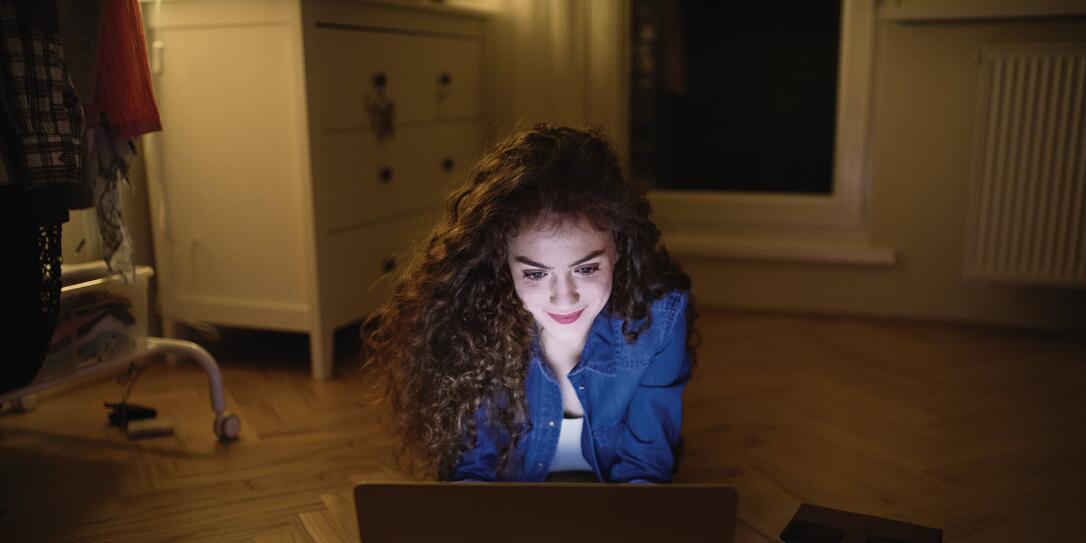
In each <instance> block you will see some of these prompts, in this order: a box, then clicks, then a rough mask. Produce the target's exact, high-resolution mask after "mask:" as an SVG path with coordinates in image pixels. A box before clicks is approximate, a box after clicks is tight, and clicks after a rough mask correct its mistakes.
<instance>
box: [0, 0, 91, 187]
mask: <svg viewBox="0 0 1086 543" xmlns="http://www.w3.org/2000/svg"><path fill="white" fill-rule="evenodd" d="M0 69H2V70H3V71H4V76H5V77H4V79H5V84H4V88H3V90H4V92H5V94H6V97H5V98H6V99H5V100H4V108H5V110H6V113H7V117H8V121H9V122H10V123H11V128H12V129H13V130H14V134H13V136H14V137H15V140H16V141H14V142H13V143H14V147H15V150H16V151H17V152H16V153H15V154H16V156H14V157H11V158H12V159H13V160H14V161H15V163H16V164H15V166H16V171H17V172H18V173H19V174H20V179H18V180H19V181H20V182H21V183H22V184H23V185H24V188H26V189H36V188H41V187H49V186H57V185H66V184H74V183H76V182H77V181H79V178H80V168H81V166H82V165H81V140H82V137H83V126H84V118H83V108H82V106H81V105H80V103H79V99H78V98H77V97H76V94H75V88H74V86H73V85H72V81H71V79H69V78H68V72H67V69H66V67H65V64H64V47H63V46H62V45H61V43H60V37H59V36H58V35H57V34H56V33H53V34H52V35H50V34H48V33H47V32H45V29H42V28H39V27H37V26H35V25H33V24H30V22H29V20H26V19H24V20H20V19H19V18H18V17H17V15H16V9H15V6H14V3H13V2H12V1H11V0H2V1H0Z"/></svg>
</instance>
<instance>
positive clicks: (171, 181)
mask: <svg viewBox="0 0 1086 543" xmlns="http://www.w3.org/2000/svg"><path fill="white" fill-rule="evenodd" d="M145 9H146V10H147V13H146V15H147V17H148V18H149V20H150V27H151V35H150V36H149V39H150V40H153V41H155V42H157V43H158V45H156V46H153V47H152V49H153V50H152V59H151V60H152V69H153V71H154V72H155V76H154V77H155V92H156V97H157V100H158V105H159V110H160V113H161V116H162V122H163V132H161V133H159V134H155V135H152V136H150V137H148V139H147V140H146V141H145V147H146V152H145V155H146V159H147V166H148V168H147V169H148V178H149V186H150V189H151V210H152V223H153V225H154V242H155V258H156V267H157V269H158V276H159V283H158V284H159V298H160V302H161V308H162V312H163V318H164V322H165V324H166V332H167V334H170V332H171V330H172V329H173V328H174V327H175V324H176V323H177V322H185V321H197V322H207V323H211V324H217V325H225V326H238V327H251V328H266V329H276V330H286V331H296V332H305V333H308V334H309V335H310V345H311V349H310V351H311V363H312V372H313V376H314V377H315V378H317V379H324V378H327V377H329V376H330V375H331V374H332V358H333V352H334V349H333V339H332V338H333V333H334V331H335V330H336V329H337V328H339V327H342V326H344V325H347V324H350V323H352V322H355V321H357V320H359V319H361V318H363V317H364V316H365V315H366V314H367V313H369V312H370V311H372V310H373V309H374V308H375V307H376V306H377V305H378V304H379V303H381V302H382V301H383V300H384V299H385V298H386V297H387V294H388V287H389V286H388V281H387V280H385V281H382V280H381V279H382V277H383V276H384V275H385V273H386V272H387V271H389V270H390V269H393V268H394V267H395V266H396V265H397V259H398V258H401V253H402V251H403V250H404V249H405V248H406V247H407V246H408V245H409V244H410V243H412V242H414V241H416V240H418V239H419V238H420V235H421V234H422V233H423V232H424V231H425V230H426V229H428V228H429V226H431V225H432V224H433V222H434V221H435V220H436V217H437V210H438V208H439V204H440V202H441V199H442V197H443V195H444V194H446V193H447V192H448V191H449V190H450V189H452V188H453V187H454V186H455V185H456V184H457V183H459V182H461V181H462V180H463V178H464V176H465V174H466V171H467V168H468V167H469V166H470V164H471V163H472V162H473V161H474V160H475V158H476V157H477V156H478V155H479V153H480V152H481V150H482V146H483V140H484V133H483V125H482V121H481V120H482V116H483V111H482V107H483V100H482V98H481V95H480V86H481V77H482V74H481V56H482V34H483V25H484V24H485V15H484V14H482V13H479V12H474V11H468V10H463V9H450V8H444V7H440V6H438V7H426V6H425V5H422V4H419V5H407V4H404V5H394V4H388V3H374V2H359V1H355V2H352V1H343V0H340V1H333V0H302V1H299V0H231V1H220V0H174V1H170V0H166V1H164V2H162V3H161V4H160V5H158V6H157V7H156V6H152V5H147V6H146V7H145ZM390 106H391V107H390ZM388 110H391V111H392V122H391V127H392V130H391V133H383V132H382V131H380V130H378V127H379V126H382V124H383V123H382V122H381V119H382V118H383V117H384V115H383V114H382V112H387V111H388Z"/></svg>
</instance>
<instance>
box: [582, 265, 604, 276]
mask: <svg viewBox="0 0 1086 543" xmlns="http://www.w3.org/2000/svg"><path fill="white" fill-rule="evenodd" d="M576 271H577V273H579V274H581V275H592V274H594V273H596V272H598V271H600V265H599V264H589V265H587V266H581V267H579V268H577V270H576Z"/></svg>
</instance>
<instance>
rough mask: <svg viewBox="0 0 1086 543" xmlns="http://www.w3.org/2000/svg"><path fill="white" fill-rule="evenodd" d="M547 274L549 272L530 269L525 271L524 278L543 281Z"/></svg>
mask: <svg viewBox="0 0 1086 543" xmlns="http://www.w3.org/2000/svg"><path fill="white" fill-rule="evenodd" d="M546 276H547V272H544V271H538V270H529V271H526V272H524V278H525V279H527V280H529V281H541V280H542V279H543V278H544V277H546Z"/></svg>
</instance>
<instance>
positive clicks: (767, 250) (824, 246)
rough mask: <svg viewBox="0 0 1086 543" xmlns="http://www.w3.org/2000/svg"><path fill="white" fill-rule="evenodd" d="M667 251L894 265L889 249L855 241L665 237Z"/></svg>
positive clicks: (699, 255)
mask: <svg viewBox="0 0 1086 543" xmlns="http://www.w3.org/2000/svg"><path fill="white" fill-rule="evenodd" d="M664 244H665V245H666V246H667V248H668V251H669V252H671V253H672V254H673V255H675V256H678V257H684V256H687V257H695V258H720V259H735V260H755V261H767V262H799V263H807V264H849V265H857V266H876V267H889V266H893V265H894V264H895V263H896V262H897V252H896V251H895V250H894V248H892V247H875V246H871V245H868V244H866V243H857V242H838V241H831V242H818V241H792V240H775V239H759V238H754V237H727V236H707V235H673V236H672V235H665V236H664Z"/></svg>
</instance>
